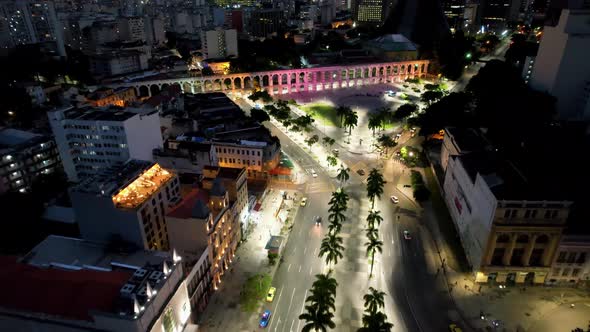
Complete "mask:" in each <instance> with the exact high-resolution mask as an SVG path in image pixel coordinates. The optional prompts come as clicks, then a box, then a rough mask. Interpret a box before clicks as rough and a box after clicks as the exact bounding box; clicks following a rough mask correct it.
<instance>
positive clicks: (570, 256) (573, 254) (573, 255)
mask: <svg viewBox="0 0 590 332" xmlns="http://www.w3.org/2000/svg"><path fill="white" fill-rule="evenodd" d="M576 254H577V253H576V252H570V253H569V254H568V255H567V262H568V263H573V262H575V261H576Z"/></svg>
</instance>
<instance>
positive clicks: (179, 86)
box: [170, 82, 183, 91]
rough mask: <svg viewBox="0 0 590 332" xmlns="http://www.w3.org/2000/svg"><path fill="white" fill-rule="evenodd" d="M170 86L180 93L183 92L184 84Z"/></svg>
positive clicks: (177, 83) (178, 83)
mask: <svg viewBox="0 0 590 332" xmlns="http://www.w3.org/2000/svg"><path fill="white" fill-rule="evenodd" d="M170 86H171V87H173V88H174V89H178V90H180V91H183V90H182V88H183V86H182V84H180V82H175V83H172V84H171V85H170Z"/></svg>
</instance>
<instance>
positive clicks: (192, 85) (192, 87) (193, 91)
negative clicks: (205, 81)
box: [191, 83, 195, 94]
mask: <svg viewBox="0 0 590 332" xmlns="http://www.w3.org/2000/svg"><path fill="white" fill-rule="evenodd" d="M191 93H192V94H194V93H195V84H194V83H191Z"/></svg>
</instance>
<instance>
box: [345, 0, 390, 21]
mask: <svg viewBox="0 0 590 332" xmlns="http://www.w3.org/2000/svg"><path fill="white" fill-rule="evenodd" d="M353 2H354V3H353V7H352V17H353V20H354V21H355V22H357V23H361V24H372V25H376V26H382V25H383V23H385V19H387V16H388V15H389V12H390V11H391V6H392V4H393V1H391V0H353Z"/></svg>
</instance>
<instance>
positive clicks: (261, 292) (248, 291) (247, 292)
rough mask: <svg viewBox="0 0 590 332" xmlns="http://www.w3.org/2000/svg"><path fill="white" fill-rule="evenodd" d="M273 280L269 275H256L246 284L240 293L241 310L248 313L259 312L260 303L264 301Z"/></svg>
mask: <svg viewBox="0 0 590 332" xmlns="http://www.w3.org/2000/svg"><path fill="white" fill-rule="evenodd" d="M271 282H272V278H271V276H270V275H268V274H257V275H254V276H252V277H250V278H248V280H246V282H245V283H244V286H243V287H242V291H241V292H240V308H241V309H242V311H245V312H248V313H255V312H257V310H258V308H259V306H260V303H261V302H262V301H263V300H264V297H265V296H266V293H267V291H268V289H269V288H270V284H271Z"/></svg>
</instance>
